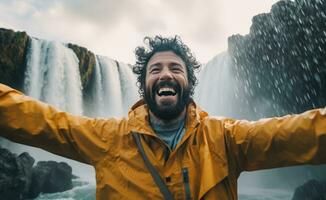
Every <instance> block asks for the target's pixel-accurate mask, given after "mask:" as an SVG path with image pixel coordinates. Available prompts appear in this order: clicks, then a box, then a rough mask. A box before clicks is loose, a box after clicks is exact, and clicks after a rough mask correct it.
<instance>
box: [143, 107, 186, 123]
mask: <svg viewBox="0 0 326 200" xmlns="http://www.w3.org/2000/svg"><path fill="white" fill-rule="evenodd" d="M185 116H186V108H185V109H184V110H183V111H182V112H181V113H180V115H179V116H178V117H176V118H173V119H168V120H166V119H161V118H159V117H157V116H156V115H154V113H152V111H149V117H150V121H151V123H154V124H156V125H159V126H165V127H166V126H173V125H175V124H178V123H179V122H180V121H181V120H184V119H185Z"/></svg>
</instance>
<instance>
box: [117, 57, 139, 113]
mask: <svg viewBox="0 0 326 200" xmlns="http://www.w3.org/2000/svg"><path fill="white" fill-rule="evenodd" d="M118 66H119V72H120V73H119V74H120V84H121V91H122V99H123V112H124V114H127V112H128V110H129V109H130V107H131V106H132V105H133V104H134V103H135V102H136V101H137V98H138V94H137V86H136V77H135V75H134V74H133V73H132V70H131V66H130V65H127V64H124V63H119V65H118Z"/></svg>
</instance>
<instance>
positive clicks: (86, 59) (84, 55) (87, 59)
mask: <svg viewBox="0 0 326 200" xmlns="http://www.w3.org/2000/svg"><path fill="white" fill-rule="evenodd" d="M68 47H69V48H71V49H72V50H73V51H74V52H75V54H76V55H77V57H78V60H79V71H80V74H81V82H82V86H83V89H84V91H85V90H87V89H88V87H89V84H90V82H91V81H92V73H93V71H94V67H95V55H94V53H92V52H91V51H89V50H88V49H86V48H84V47H80V46H78V45H75V44H71V43H69V44H68Z"/></svg>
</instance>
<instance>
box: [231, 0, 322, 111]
mask: <svg viewBox="0 0 326 200" xmlns="http://www.w3.org/2000/svg"><path fill="white" fill-rule="evenodd" d="M325 8H326V1H321V0H300V1H299V0H297V1H290V0H284V1H280V2H278V3H276V4H274V5H273V7H272V9H271V11H270V13H265V14H260V15H257V16H255V17H254V18H253V19H252V26H251V28H250V33H249V34H248V35H245V36H241V35H234V36H232V37H230V38H229V41H228V42H229V49H228V51H229V52H230V54H231V55H232V57H233V58H232V59H233V63H234V64H233V65H234V71H235V73H236V76H237V78H238V79H239V80H240V81H241V82H242V83H243V84H240V85H242V86H241V87H243V88H238V89H239V90H240V91H241V90H245V89H246V90H249V92H248V93H247V95H248V97H249V98H251V99H253V98H255V99H258V101H259V99H265V100H266V99H267V100H269V101H271V102H273V103H274V104H278V105H280V106H281V108H283V113H282V112H281V113H272V115H273V114H284V113H289V112H302V111H305V110H307V109H311V108H315V107H321V106H325V105H326V9H325ZM256 102H257V101H256ZM249 106H254V105H249Z"/></svg>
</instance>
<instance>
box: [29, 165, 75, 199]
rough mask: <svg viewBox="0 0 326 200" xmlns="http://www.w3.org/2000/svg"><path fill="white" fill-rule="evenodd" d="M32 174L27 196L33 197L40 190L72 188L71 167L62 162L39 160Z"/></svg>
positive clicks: (57, 190) (44, 191)
mask: <svg viewBox="0 0 326 200" xmlns="http://www.w3.org/2000/svg"><path fill="white" fill-rule="evenodd" d="M32 174H33V175H32V187H31V188H30V191H29V194H28V198H35V197H37V196H38V195H39V194H40V193H41V192H42V193H54V192H62V191H65V190H69V189H71V188H72V177H73V176H72V168H71V167H70V166H69V165H68V164H66V163H64V162H60V163H59V162H56V161H40V162H38V163H37V165H36V166H35V167H34V168H33V172H32Z"/></svg>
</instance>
